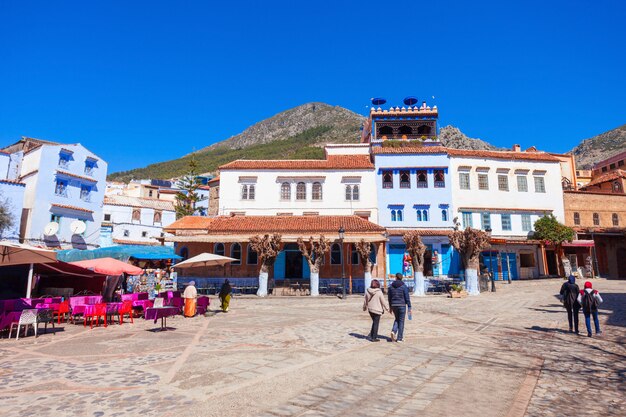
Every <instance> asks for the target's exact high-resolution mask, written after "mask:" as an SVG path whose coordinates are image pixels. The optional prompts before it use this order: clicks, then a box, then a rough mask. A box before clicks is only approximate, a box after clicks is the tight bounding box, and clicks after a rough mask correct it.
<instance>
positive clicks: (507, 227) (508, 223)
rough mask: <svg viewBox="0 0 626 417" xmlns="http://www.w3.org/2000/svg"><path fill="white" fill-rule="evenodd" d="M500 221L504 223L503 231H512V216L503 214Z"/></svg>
mask: <svg viewBox="0 0 626 417" xmlns="http://www.w3.org/2000/svg"><path fill="white" fill-rule="evenodd" d="M500 220H501V221H502V230H511V215H510V214H501V215H500Z"/></svg>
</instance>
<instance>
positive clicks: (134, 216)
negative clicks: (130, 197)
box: [132, 209, 141, 222]
mask: <svg viewBox="0 0 626 417" xmlns="http://www.w3.org/2000/svg"><path fill="white" fill-rule="evenodd" d="M132 221H134V222H138V221H141V209H133V214H132Z"/></svg>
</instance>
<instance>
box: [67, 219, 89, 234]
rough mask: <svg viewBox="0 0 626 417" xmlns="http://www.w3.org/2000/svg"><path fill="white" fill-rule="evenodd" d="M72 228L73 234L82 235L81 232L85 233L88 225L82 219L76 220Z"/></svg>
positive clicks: (71, 225)
mask: <svg viewBox="0 0 626 417" xmlns="http://www.w3.org/2000/svg"><path fill="white" fill-rule="evenodd" d="M70 230H71V231H72V233H73V234H75V235H80V234H81V233H85V230H87V225H86V224H85V222H83V221H81V220H74V221H73V222H72V224H70Z"/></svg>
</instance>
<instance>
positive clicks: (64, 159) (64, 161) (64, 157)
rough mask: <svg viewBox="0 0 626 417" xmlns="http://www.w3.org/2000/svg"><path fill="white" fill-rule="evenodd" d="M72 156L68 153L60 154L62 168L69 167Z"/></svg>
mask: <svg viewBox="0 0 626 417" xmlns="http://www.w3.org/2000/svg"><path fill="white" fill-rule="evenodd" d="M70 158H71V156H70V155H69V154H66V153H61V154H59V167H60V168H66V169H67V168H68V167H69V165H70Z"/></svg>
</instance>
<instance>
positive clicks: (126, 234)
mask: <svg viewBox="0 0 626 417" xmlns="http://www.w3.org/2000/svg"><path fill="white" fill-rule="evenodd" d="M128 236H130V232H129V231H128V229H124V237H128Z"/></svg>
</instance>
